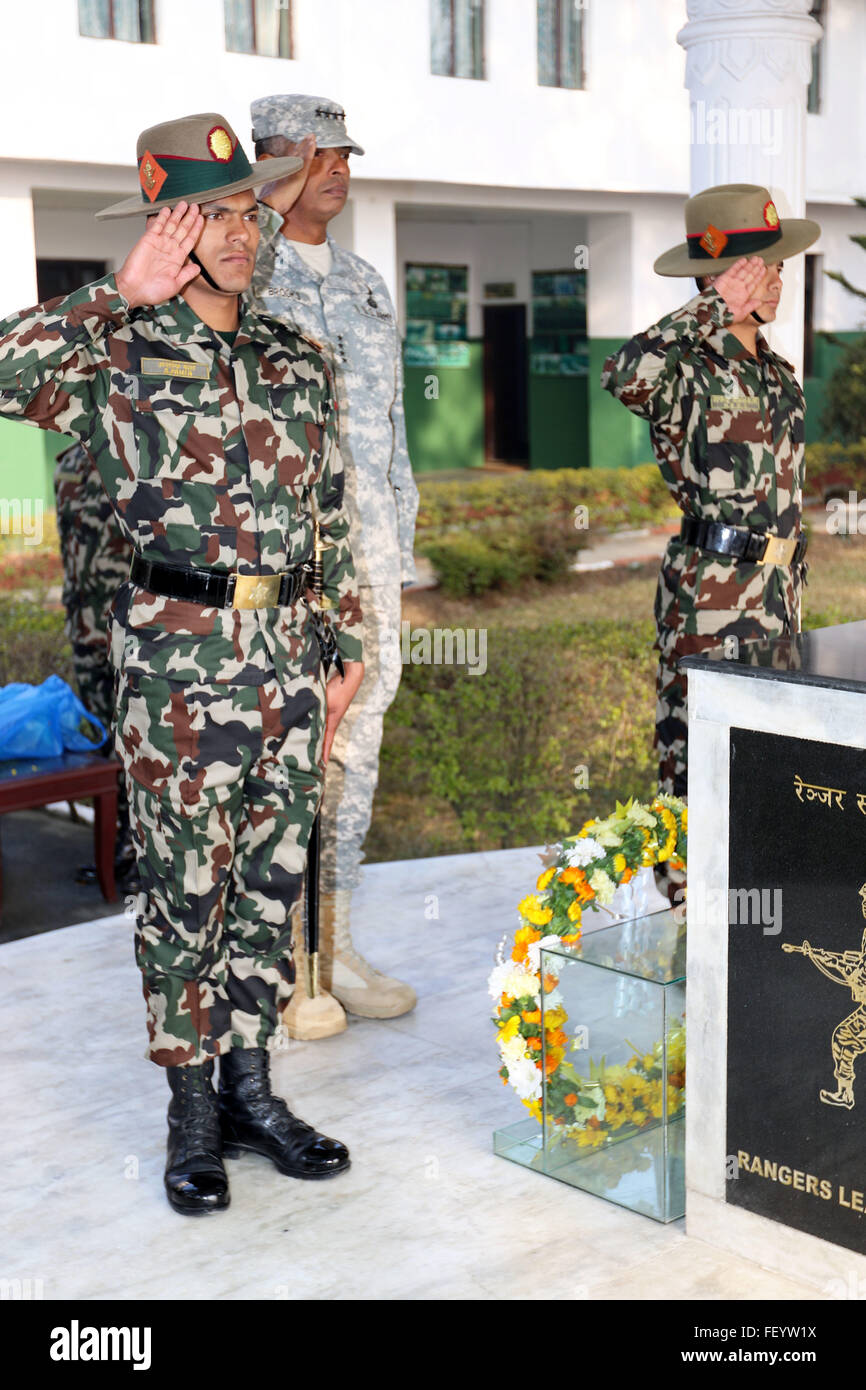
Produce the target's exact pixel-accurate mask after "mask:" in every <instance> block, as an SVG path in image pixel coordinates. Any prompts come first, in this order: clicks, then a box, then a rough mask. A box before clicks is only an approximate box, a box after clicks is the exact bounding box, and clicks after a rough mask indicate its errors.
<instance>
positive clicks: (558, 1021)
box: [538, 1004, 568, 1029]
mask: <svg viewBox="0 0 866 1390" xmlns="http://www.w3.org/2000/svg"><path fill="white" fill-rule="evenodd" d="M567 1018H568V1014H567V1013H566V1011H565V1009H564V1008H563V1007H562V1005H561V1004H560V1005H559V1006H558V1007H557V1008H555V1009H548V1010H547V1013H546V1014H545V1015H544V1023H545V1026H546V1027H547V1028H548V1029H550V1028H561V1027H562V1025H563V1023H564V1022H565V1020H566V1019H567ZM538 1021H539V1022H540V1021H541V1010H540V1009H539V1011H538Z"/></svg>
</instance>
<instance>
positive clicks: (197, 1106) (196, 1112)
mask: <svg viewBox="0 0 866 1390" xmlns="http://www.w3.org/2000/svg"><path fill="white" fill-rule="evenodd" d="M166 1074H167V1076H168V1083H169V1085H170V1087H171V1092H172V1096H171V1101H170V1103H169V1107H168V1146H167V1154H166V1165H165V1178H164V1182H165V1191H166V1195H167V1197H168V1200H169V1202H170V1203H171V1205H172V1207H173V1208H174V1209H175V1211H179V1212H182V1213H183V1214H184V1216H200V1215H204V1214H206V1213H207V1212H211V1211H221V1210H222V1209H223V1208H225V1207H227V1206H228V1205H229V1200H230V1197H229V1184H228V1178H227V1176H226V1170H225V1168H224V1167H223V1161H222V1138H221V1135H220V1123H219V1112H218V1109H217V1103H216V1092H215V1091H214V1088H213V1062H205V1063H204V1064H203V1065H201V1066H195V1067H193V1066H187V1067H167V1068H166Z"/></svg>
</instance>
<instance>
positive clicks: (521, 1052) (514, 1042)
mask: <svg viewBox="0 0 866 1390" xmlns="http://www.w3.org/2000/svg"><path fill="white" fill-rule="evenodd" d="M499 1054H500V1056H501V1057H502V1060H503V1062H504V1063H505V1065H506V1066H507V1068H508V1070H509V1073H510V1072H511V1067H512V1065H513V1063H514V1062H519V1061H521V1060H522V1058H523V1057H525V1056H526V1039H525V1038H524V1037H523V1035H522V1034H521V1033H517V1034H516V1035H515V1036H514V1037H513V1038H504V1039H503V1038H500V1039H499Z"/></svg>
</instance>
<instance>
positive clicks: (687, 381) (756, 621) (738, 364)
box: [601, 184, 820, 901]
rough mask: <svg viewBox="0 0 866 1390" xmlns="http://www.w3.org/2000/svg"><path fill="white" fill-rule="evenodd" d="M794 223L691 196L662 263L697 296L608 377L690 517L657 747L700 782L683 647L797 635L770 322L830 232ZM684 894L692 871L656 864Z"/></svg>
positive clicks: (763, 209)
mask: <svg viewBox="0 0 866 1390" xmlns="http://www.w3.org/2000/svg"><path fill="white" fill-rule="evenodd" d="M819 233H820V228H819V227H818V225H817V223H814V222H810V221H807V220H805V219H800V220H789V219H786V220H785V224H784V229H783V227H782V225H781V222H780V220H779V217H778V214H777V212H776V209H775V206H774V204H773V201H772V199H771V197H770V194H769V192H768V190H767V189H765V188H760V187H758V186H757V185H751V184H733V185H723V186H720V187H717V188H710V189H707V190H706V191H705V192H703V193H700V194H698V195H697V196H696V197H694V198H691V199H690V200H689V202H688V203H687V204H686V245H685V246H682V245H680V246H677V247H674V248H673V249H672V250H671V251H668V252H666V253H665V254H664V255H663V256H661V257H660V258H659V259H658V260H657V261H656V263H655V270H656V272H657V273H658V274H660V275H694V276H696V277H701V278H699V280H698V283H699V286H700V287H701V288H700V293H699V294H697V295H696V296H695V297H694V298H693V299H691V300H690V301H689V302H688V303H687V304H685V305H684V306H683V308H681V309H677V310H676V311H675V312H674V313H672V314H668V315H667V316H666V317H665V318H663V319H662V320H661V321H660V322H659V323H657V324H655V325H654V326H653V327H652V328H649V329H647V331H646V332H645V333H639V334H637V336H636V337H634V338H632V339H631V341H630V342H628V343H626V344H625V345H624V346H623V347H622V348H621V349H620V350H619V352H618V353H616V354H615V355H614V356H612V357H610V358H608V360H607V362H605V364H604V370H603V372H602V378H601V384H602V386H604V387H605V388H606V389H607V390H608V391H610V392H612V394H613V395H615V396H616V397H617V398H618V399H619V400H621V401H622V402H623V404H624V405H626V406H628V408H629V409H630V410H632V411H634V413H635V414H637V415H640V416H642V417H643V418H644V419H646V420H648V421H649V425H650V439H651V442H652V447H653V451H654V453H655V456H656V459H657V461H658V464H659V468H660V469H661V471H662V475H663V477H664V479H665V481H666V483H667V485H668V487H669V488H670V490H671V493H672V495H673V496H674V498H675V499H676V502H677V505H678V506H679V507H680V510H681V511H682V512H683V513H684V514H685V520H684V521H683V523H682V528H681V533H680V535H679V536H677V537H673V538H672V539H671V540H670V541H669V542H668V545H667V549H666V551H665V556H664V560H663V562H662V567H661V572H660V575H659V583H658V589H657V592H656V600H655V620H656V627H657V633H658V635H657V638H656V642H655V646H656V648H657V649H658V652H659V667H658V677H657V711H656V730H655V740H654V745H655V748H656V750H657V752H658V757H659V788H660V790H661V791H663V792H667V793H669V794H672V795H675V796H685V794H686V791H687V747H686V741H687V734H688V719H687V707H686V700H687V679H686V675H685V673H684V672H682V671H680V670H678V666H677V663H678V661H679V660H680V658H681V657H684V656H687V655H691V654H693V653H695V652H700V651H705V650H707V649H709V648H713V647H719V646H722V645H723V644H724V643H725V641H726V639H732V640H733V641H734V642H748V641H753V640H757V639H760V638H763V637H768V636H777V635H780V634H788V633H792V632H798V631H799V627H800V594H801V587H802V583H803V581H804V578H805V571H806V566H805V564H804V563H803V553H804V550H805V540H804V539H801V538H800V535H799V531H800V517H801V505H802V495H803V475H804V438H805V401H804V398H803V393H802V391H801V389H800V386H799V383H798V382H797V380H796V378H795V376H794V370H793V368H792V366H791V365H790V363H788V362H786V361H785V360H784V359H783V358H782V357H780V356H779V355H778V354H777V353H775V352H773V351H771V349H770V348H769V347H768V345H767V343H766V340H765V339H764V337H763V336H762V335H761V333H760V332H759V331H758V325H759V324H761V323H763V324H766V323H769V322H772V320H773V319H774V318H775V316H776V311H777V307H778V302H779V296H780V294H781V288H782V280H781V272H782V261H783V260H784V259H785V258H786V257H788V256H791V255H795V254H796V253H797V252H800V251H803V250H805V248H806V247H807V246H809V245H810V244H811V243H812V242H813V241H814V240H815V239H816V237H817V236H818V235H819ZM656 878H657V881H658V882H659V886H660V887H664V888H665V889H666V891H668V894H669V896H670V897H671V900H672V901H673V896H674V892H675V889H676V887H677V886H678V884H679V883H681V882H682V879H681V878H678V875H677V874H676V872H675V871H673V870H671V869H670V867H669V866H660V868H659V870H657V872H656Z"/></svg>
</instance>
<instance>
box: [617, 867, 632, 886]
mask: <svg viewBox="0 0 866 1390" xmlns="http://www.w3.org/2000/svg"><path fill="white" fill-rule="evenodd" d="M632 878H634V869H626V870H625V872H624V873H623V876H622V878H621V879H620V883H628V881H629V879H632Z"/></svg>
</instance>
